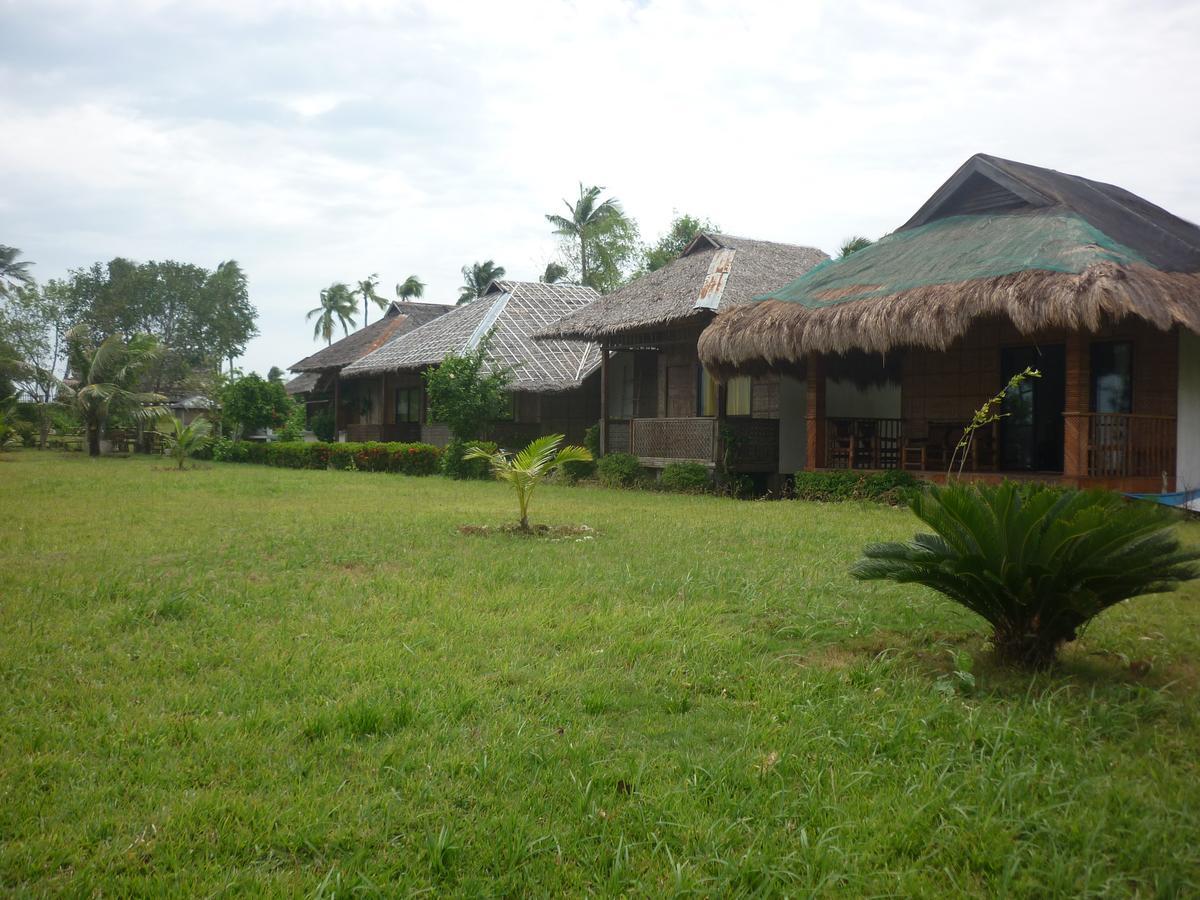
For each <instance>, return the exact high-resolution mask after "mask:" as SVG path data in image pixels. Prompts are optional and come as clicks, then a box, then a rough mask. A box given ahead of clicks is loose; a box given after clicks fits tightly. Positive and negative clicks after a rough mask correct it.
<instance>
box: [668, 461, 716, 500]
mask: <svg viewBox="0 0 1200 900" xmlns="http://www.w3.org/2000/svg"><path fill="white" fill-rule="evenodd" d="M658 486H659V487H660V488H662V489H663V490H664V491H674V492H676V493H680V494H704V493H707V492H708V491H710V490H712V486H713V479H712V473H711V472H709V470H708V467H707V466H702V465H700V463H669V464H668V465H667V466H665V467H664V468H663V470H662V475H661V476H660V477H659V479H658Z"/></svg>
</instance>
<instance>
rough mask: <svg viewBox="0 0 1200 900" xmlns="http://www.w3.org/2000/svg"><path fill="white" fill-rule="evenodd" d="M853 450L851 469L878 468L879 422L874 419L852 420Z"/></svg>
mask: <svg viewBox="0 0 1200 900" xmlns="http://www.w3.org/2000/svg"><path fill="white" fill-rule="evenodd" d="M853 432H854V452H853V453H852V454H851V463H850V467H851V468H853V469H878V468H879V423H878V422H876V421H875V420H874V419H855V420H854V422H853Z"/></svg>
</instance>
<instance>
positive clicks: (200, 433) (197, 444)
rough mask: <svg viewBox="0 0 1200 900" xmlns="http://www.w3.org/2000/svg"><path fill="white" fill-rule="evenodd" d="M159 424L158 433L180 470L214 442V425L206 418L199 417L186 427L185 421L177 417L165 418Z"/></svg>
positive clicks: (168, 453)
mask: <svg viewBox="0 0 1200 900" xmlns="http://www.w3.org/2000/svg"><path fill="white" fill-rule="evenodd" d="M159 424H160V426H161V429H160V430H159V432H158V433H159V434H160V435H162V438H163V441H164V442H165V443H166V445H167V455H168V456H170V457H171V458H172V459H173V460H175V461H176V462H177V463H178V464H179V468H180V470H182V469H183V464H184V463H185V462H187V460H188V457H189V456H192V455H193V454H194V453H195V452H196V451H197V450H200V449H202V448H203V447H206V446H208V443H209V442H210V441H211V440H212V423H211V422H210V421H208V419H206V418H204V416H197V417H196V418H195V419H193V420H192V424H191V425H184V424H183V420H182V419H178V418H176V417H175V416H165V417H164V418H162V419H161V420H160V422H159Z"/></svg>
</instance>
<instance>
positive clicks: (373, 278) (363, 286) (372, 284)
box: [350, 273, 388, 328]
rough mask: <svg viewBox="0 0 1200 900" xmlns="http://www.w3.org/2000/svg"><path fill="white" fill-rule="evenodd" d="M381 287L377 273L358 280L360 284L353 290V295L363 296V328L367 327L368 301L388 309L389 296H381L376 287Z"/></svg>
mask: <svg viewBox="0 0 1200 900" xmlns="http://www.w3.org/2000/svg"><path fill="white" fill-rule="evenodd" d="M377 287H379V276H378V275H375V274H373V273H372V274H371V275H368V276H367V277H366V278H364V279H363V280H362V281H360V282H358V286H357V287H356V288H355V289H354V290H353V291H351V292H350V293H351V295H352V296H355V297H362V302H363V328H366V327H367V324H368V320H367V301H368V300H370V301H371V302H372V303H374V304H375V305H376V306H378V307H379V308H380V309H387V304H388V302H387V298H386V297H380V296H379V294H378V292H377V291H376V290H375V288H377Z"/></svg>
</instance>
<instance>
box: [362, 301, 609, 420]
mask: <svg viewBox="0 0 1200 900" xmlns="http://www.w3.org/2000/svg"><path fill="white" fill-rule="evenodd" d="M598 296H599V295H598V294H597V293H596V292H595V291H594V290H592V289H591V288H586V287H580V286H578V285H571V284H543V283H541V282H526V281H495V282H493V283H492V284H491V285H490V286H489V288H488V290H487V292H486V293H485V294H484V295H483V296H482V297H480V298H479V299H478V300H475V301H473V302H471V303H468V304H465V305H463V306H458V307H453V308H452V309H451V311H450V312H449V313H447V314H446V315H444V316H442V317H440V318H438V319H436V320H434V321H432V322H430V323H429V324H427V325H424V326H422V327H420V328H417V329H415V330H413V331H411V332H408V333H406V334H404V335H402V336H400V337H397V338H395V339H393V340H392V341H390V342H388V343H387V344H384V345H383V346H382V347H380V348H378V349H377V350H375V351H374V352H372V353H370V354H367V355H366V356H364V357H362V358H361V359H359V360H357V361H356V362H354V363H353V364H351V365H349V366H347V367H346V368H345V369H344V370H343V371H342V381H343V388H344V389H345V390H346V392H347V393H350V392H353V395H354V396H355V397H356V398H357V412H358V416H357V421H354V422H348V423H347V424H348V426H349V427H348V433H350V434H351V435H352V437H354V436H356V435H357V434H358V431H360V430H362V427H369V428H379V429H382V430H383V431H391V432H394V433H395V435H396V436H394V437H388V438H387V439H395V440H416V439H418V438H419V439H421V440H426V441H430V442H432V443H444V442H445V441H446V440H447V439H448V434H447V432H446V429H445V428H444V427H443V426H439V425H430V424H428V423H427V422H426V421H425V419H426V417H427V404H426V400H425V394H424V382H423V380H422V378H421V373H422V372H423V371H424V370H425V369H427V368H430V367H432V366H436V365H438V364H439V363H440V362H441V361H442V360H443V359H444V358H445V357H446V355H447V354H449V353H464V352H468V351H470V350H473V349H475V348H476V347H477V346H479V343H480V341H482V340H483V339H484V338H485V336H487V335H489V334H490V335H491V339H490V344H489V354H490V356H491V358H492V359H493V361H494V362H495V364H496V365H497V366H498V367H503V368H505V369H508V370H509V371H510V372H511V373H512V382H511V384H510V388H509V389H510V392H511V393H512V395H513V408H512V418H511V420H510V421H508V422H506V423H502V424H501V425H500V426H498V427H497V433H496V437H497V438H498V439H500V440H502V441H504V442H506V443H516V442H519V441H522V440H526V439H530V438H532V437H536V436H537V435H539V434H544V433H552V432H558V433H563V434H566V435H567V436H568V438H570V439H571V440H573V441H577V442H578V441H581V440H582V439H583V432H584V431H585V430H586V428H587V427H588V426H590V425H594V424H595V423H596V420H597V418H598V416H599V385H598V383H597V382H598V379H599V375H598V369H599V366H600V354H599V350H598V349H597V347H596V345H595V344H594V343H590V342H587V341H575V340H563V339H555V340H549V341H535V340H534V339H533V335H534V334H535V333H536V332H539V331H541V330H543V329H545V328H546V327H547V326H549V325H551V324H552V323H553V322H555V321H557V320H558V319H560V318H561V317H562V316H563V315H565V314H569V313H571V312H573V311H575V310H578V309H580V308H582V307H584V306H586V305H588V304H589V303H592V302H593V301H594V300H595V299H596V298H597V297H598ZM356 426H359V427H356Z"/></svg>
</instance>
